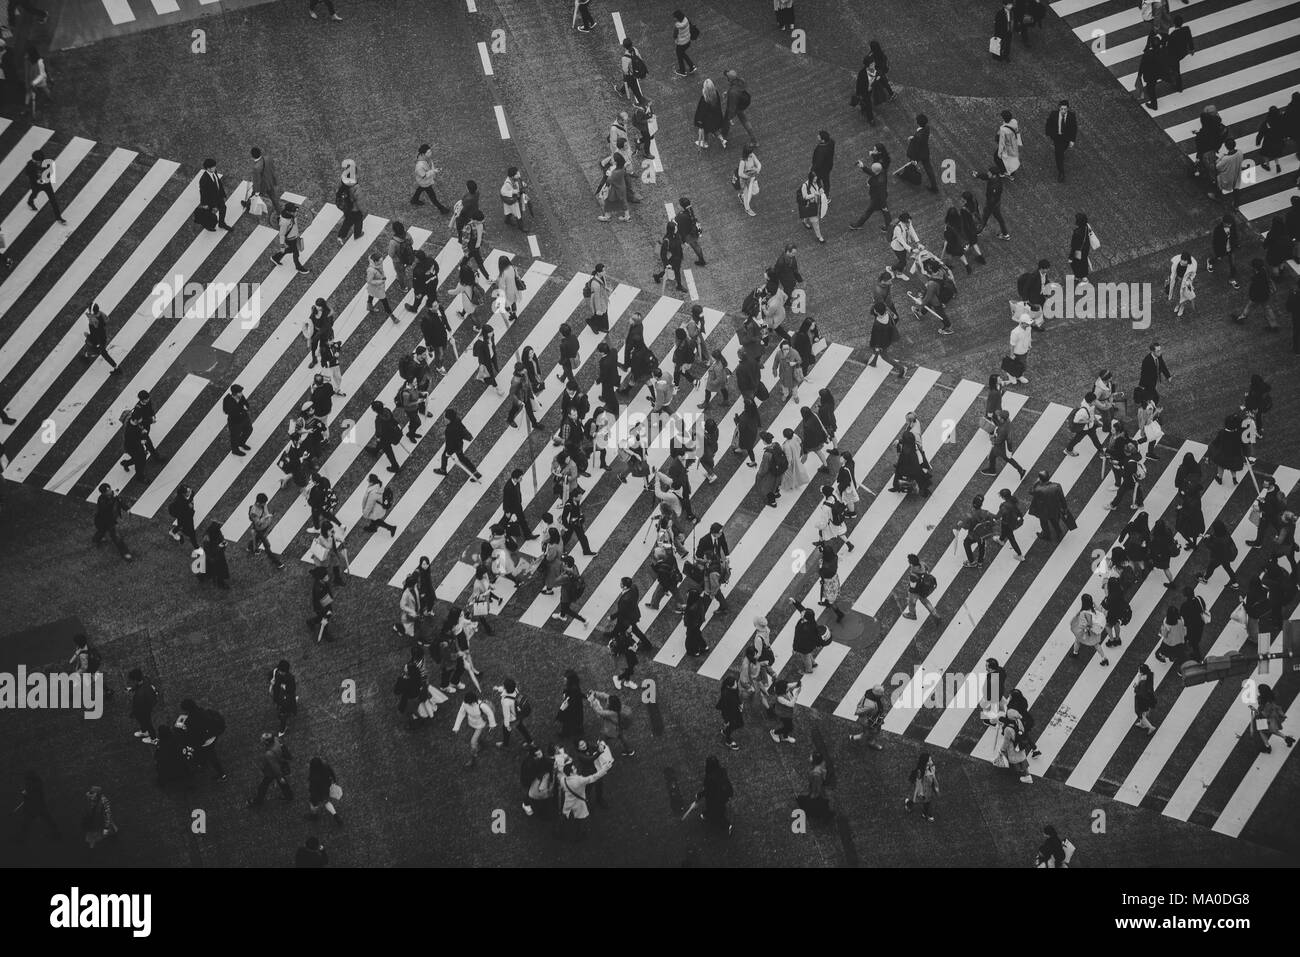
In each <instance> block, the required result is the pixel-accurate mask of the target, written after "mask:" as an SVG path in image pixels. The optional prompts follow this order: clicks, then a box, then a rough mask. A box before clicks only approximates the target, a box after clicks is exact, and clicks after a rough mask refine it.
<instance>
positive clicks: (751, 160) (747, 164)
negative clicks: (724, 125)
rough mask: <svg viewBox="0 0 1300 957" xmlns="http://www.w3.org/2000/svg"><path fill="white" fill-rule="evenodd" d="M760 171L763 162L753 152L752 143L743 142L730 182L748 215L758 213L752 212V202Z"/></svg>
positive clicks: (756, 191) (756, 192)
mask: <svg viewBox="0 0 1300 957" xmlns="http://www.w3.org/2000/svg"><path fill="white" fill-rule="evenodd" d="M761 172H763V164H762V163H761V162H760V161H759V159H758V156H757V154H756V153H755V152H754V146H753V144H752V143H747V144H745V148H744V150H742V151H741V154H740V162H739V163H738V164H737V165H736V176H735V179H734V180H733V182H732V184H733V185H734V186H735V187H736V198H737V199H739V200H740V202H741V205H742V206H744V207H745V212H746V213H748V214H749V215H750V216H757V215H758V213H756V212H754V207H753V205H752V204H753V201H754V197H755V196H757V195H758V174H759V173H761Z"/></svg>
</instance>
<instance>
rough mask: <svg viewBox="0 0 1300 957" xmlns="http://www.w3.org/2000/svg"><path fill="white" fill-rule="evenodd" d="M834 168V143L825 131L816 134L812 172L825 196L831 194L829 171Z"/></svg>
mask: <svg viewBox="0 0 1300 957" xmlns="http://www.w3.org/2000/svg"><path fill="white" fill-rule="evenodd" d="M834 166H835V141H834V140H833V139H831V134H829V133H827V132H826V131H825V130H819V131H818V133H817V145H816V146H814V147H813V154H812V171H813V172H814V173H816V174H817V178H818V179H819V180H821V181H822V189H823V190H824V191H825V193H826V195H827V196H829V195H830V194H831V169H832V168H833V167H834Z"/></svg>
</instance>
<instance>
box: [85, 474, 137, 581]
mask: <svg viewBox="0 0 1300 957" xmlns="http://www.w3.org/2000/svg"><path fill="white" fill-rule="evenodd" d="M126 512H127V506H126V505H125V504H123V502H122V500H121V498H119V497H118V494H117V492H116V491H114V489H113V487H112V486H111V485H109V484H108V483H107V482H105V483H103V484H102V485H100V486H99V498H98V499H97V500H96V501H95V535H94V538H93V539H92V541H93V542H94V543H95V545H96V546H98V545H102V544H103V543H104V539H105V538H108V539H109V541H111V542H112V543H113V544H114V545H115V546H117V550H118V553H119V554H120V555H121V556H122V557H123V558H124V559H126V560H127V561H128V562H129V561H132V560H133V556H132V555H131V549H130V548H129V547H128V546H127V544H126V542H125V541H123V539H122V536H121V535H120V534H119V533H118V530H117V525H118V522H119V521H121V519H122V516H123V515H125V514H126Z"/></svg>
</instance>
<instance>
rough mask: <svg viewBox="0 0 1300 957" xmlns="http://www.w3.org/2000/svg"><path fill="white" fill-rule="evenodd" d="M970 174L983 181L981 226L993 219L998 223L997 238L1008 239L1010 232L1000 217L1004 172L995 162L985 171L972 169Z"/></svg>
mask: <svg viewBox="0 0 1300 957" xmlns="http://www.w3.org/2000/svg"><path fill="white" fill-rule="evenodd" d="M971 176H973V177H974V178H975V179H978V180H983V181H984V183H985V186H984V214H983V216H981V217H980V226H981V228H982V227H984V226H987V225H988V222H989V220H990V219H995V220H997V223H998V230H999V232H998V239H1010V238H1011V233H1010V232H1009V231H1008V230H1007V224H1006V221H1005V220H1004V219H1003V218H1002V193H1003V190H1004V189H1005V186H1006V184H1005V183H1004V182H1003V181H1004V180H1005V179H1006V178H1007V176H1006V174H1005V173H1003V172H1002V170H1001V169H1000V168H999V166H998V165H997V164H996V163H995V164H994V165H992V166H990V167H989V168H988V171H987V172H984V173H981V172H978V171H972V172H971Z"/></svg>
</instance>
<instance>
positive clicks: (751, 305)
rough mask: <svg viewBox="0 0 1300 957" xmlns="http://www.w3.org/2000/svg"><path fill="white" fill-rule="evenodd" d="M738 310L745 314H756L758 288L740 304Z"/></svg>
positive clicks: (757, 308)
mask: <svg viewBox="0 0 1300 957" xmlns="http://www.w3.org/2000/svg"><path fill="white" fill-rule="evenodd" d="M740 311H741V312H743V313H744V314H745V315H747V316H757V315H758V312H759V302H758V290H757V289H754V290H752V291H751V292H750V294H749V295H748V296H746V297H745V301H744V302H742V303H741V304H740Z"/></svg>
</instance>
